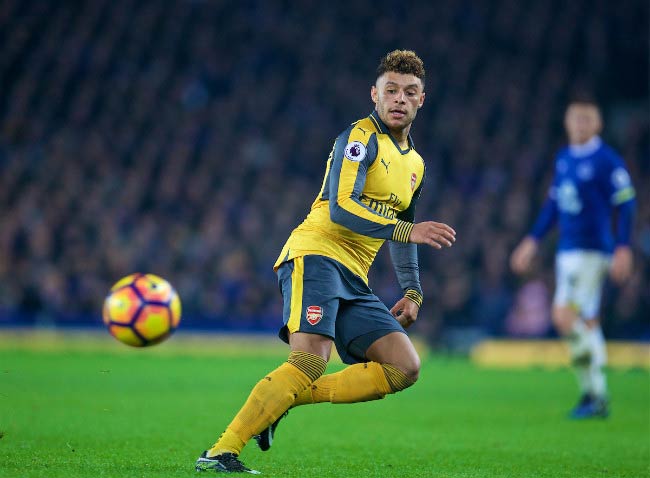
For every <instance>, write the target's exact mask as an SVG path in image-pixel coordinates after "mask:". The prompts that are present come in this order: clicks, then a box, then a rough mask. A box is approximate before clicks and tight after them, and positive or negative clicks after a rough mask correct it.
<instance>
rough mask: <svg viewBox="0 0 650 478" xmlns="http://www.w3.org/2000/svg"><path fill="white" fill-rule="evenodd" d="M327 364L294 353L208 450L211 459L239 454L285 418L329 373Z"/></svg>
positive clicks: (255, 390)
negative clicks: (313, 385) (259, 434)
mask: <svg viewBox="0 0 650 478" xmlns="http://www.w3.org/2000/svg"><path fill="white" fill-rule="evenodd" d="M326 366H327V362H326V361H325V359H323V358H322V357H320V356H318V355H314V354H310V353H307V352H291V354H289V358H288V359H287V362H286V363H283V364H282V365H280V366H279V367H278V368H277V369H275V370H274V371H273V372H271V373H269V374H268V375H267V376H266V377H264V378H263V379H262V380H260V381H259V382H258V383H257V385H255V387H253V390H252V391H251V393H250V395H249V397H248V400H247V401H246V403H245V404H244V406H243V407H242V408H241V410H239V413H237V415H236V416H235V418H234V419H233V421H232V422H231V423H230V425H228V428H226V431H225V432H224V433H223V434H222V435H221V436H220V437H219V439H218V440H217V442H216V443H215V444H214V445H213V446H212V448H210V450H208V456H216V455H219V454H220V453H225V452H229V453H234V454H236V455H239V453H240V452H241V450H242V449H243V448H244V446H245V445H246V442H247V441H248V440H250V439H251V437H252V436H253V435H255V434H257V433H259V432H261V431H262V430H264V429H265V428H267V427H268V426H269V425H271V424H272V423H273V422H274V421H275V420H277V419H278V417H279V416H280V415H282V414H283V413H284V412H285V411H286V410H287V409H288V408H289V406H291V404H292V403H293V402H294V400H295V399H296V397H297V396H298V394H299V393H300V392H302V391H303V390H304V389H305V388H307V387H308V386H309V385H310V384H311V383H312V382H313V381H314V380H316V379H317V378H318V377H320V376H321V375H322V374H323V372H324V371H325V367H326Z"/></svg>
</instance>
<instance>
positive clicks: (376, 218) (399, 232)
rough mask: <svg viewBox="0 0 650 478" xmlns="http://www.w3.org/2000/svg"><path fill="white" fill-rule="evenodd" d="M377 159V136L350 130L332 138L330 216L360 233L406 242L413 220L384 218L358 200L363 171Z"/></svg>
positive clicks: (363, 181)
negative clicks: (366, 136)
mask: <svg viewBox="0 0 650 478" xmlns="http://www.w3.org/2000/svg"><path fill="white" fill-rule="evenodd" d="M376 158H377V137H376V136H375V135H374V134H373V135H371V136H370V138H369V139H366V138H365V137H364V135H362V134H361V133H360V132H359V130H357V129H353V130H352V131H351V133H350V134H349V135H348V137H347V138H345V136H343V135H341V136H339V138H338V139H337V140H336V145H335V146H334V153H333V154H332V162H331V166H330V173H329V208H330V219H331V220H332V221H333V222H335V223H337V224H340V225H341V226H344V227H347V228H348V229H350V230H352V231H354V232H356V233H358V234H363V235H364V236H369V237H375V238H378V239H391V240H394V241H400V242H407V241H408V237H409V234H410V232H411V229H412V228H413V223H408V222H406V221H402V220H399V219H388V218H386V217H384V216H382V215H380V214H379V213H377V212H375V211H373V210H372V209H371V208H369V207H368V206H367V205H365V204H364V203H363V202H362V201H361V194H362V192H363V187H364V185H365V183H366V174H367V173H368V169H369V168H370V166H371V165H372V163H373V162H374V161H375V159H376Z"/></svg>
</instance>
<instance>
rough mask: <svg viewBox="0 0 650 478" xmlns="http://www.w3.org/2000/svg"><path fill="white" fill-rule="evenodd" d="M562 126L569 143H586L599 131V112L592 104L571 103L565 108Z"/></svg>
mask: <svg viewBox="0 0 650 478" xmlns="http://www.w3.org/2000/svg"><path fill="white" fill-rule="evenodd" d="M564 126H565V128H566V132H567V135H568V136H569V143H571V144H583V143H586V142H587V141H589V140H590V139H591V138H592V137H594V136H595V135H597V134H598V133H600V129H601V126H602V124H601V121H600V113H599V112H598V109H597V108H596V107H595V106H593V105H588V104H573V105H571V106H569V108H568V109H567V112H566V116H565V117H564Z"/></svg>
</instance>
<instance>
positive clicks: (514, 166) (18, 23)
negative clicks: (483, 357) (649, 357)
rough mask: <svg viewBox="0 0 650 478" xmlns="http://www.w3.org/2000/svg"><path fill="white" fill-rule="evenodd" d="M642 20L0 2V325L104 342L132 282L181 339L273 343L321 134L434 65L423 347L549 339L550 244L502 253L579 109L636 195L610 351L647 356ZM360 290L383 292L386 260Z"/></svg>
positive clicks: (389, 5) (317, 174) (385, 9)
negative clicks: (567, 119)
mask: <svg viewBox="0 0 650 478" xmlns="http://www.w3.org/2000/svg"><path fill="white" fill-rule="evenodd" d="M648 9H649V6H648V2H647V1H646V0H627V1H624V2H611V1H608V0H573V1H571V2H566V1H563V0H530V1H520V0H490V1H482V2H471V1H463V0H439V1H436V2H426V1H423V2H392V1H387V0H377V1H374V2H369V1H363V0H348V1H346V2H319V1H315V0H310V1H299V2H290V1H268V2H267V1H264V0H244V1H237V2H229V1H225V0H221V1H217V0H215V1H207V0H205V1H200V0H194V1H190V0H170V1H153V0H93V1H92V2H76V1H54V0H50V1H40V0H4V1H3V2H1V3H0V45H2V47H1V52H2V53H1V55H0V324H34V323H36V324H52V323H57V324H74V325H81V324H99V323H101V318H100V310H101V304H102V301H103V299H104V297H105V295H106V293H107V291H108V289H109V288H110V286H111V284H112V283H114V282H115V281H116V280H117V279H119V278H120V277H122V276H124V275H127V274H129V273H132V272H135V271H142V272H152V273H155V274H158V275H161V276H163V277H165V278H167V279H168V280H169V281H170V282H172V283H173V284H174V285H175V287H176V288H177V289H178V291H179V293H180V295H181V297H182V300H183V306H184V323H185V325H186V326H188V327H200V328H215V329H219V330H227V329H232V330H256V331H257V330H265V331H272V330H276V329H277V328H278V325H279V323H280V322H279V321H280V316H281V298H280V295H279V292H278V287H277V282H276V279H275V275H274V273H273V271H272V269H271V267H272V265H273V262H274V261H275V259H276V256H277V254H278V253H279V250H280V248H281V247H282V245H283V243H284V241H285V239H286V237H287V236H288V234H289V233H290V231H291V230H292V228H293V227H295V226H296V225H297V224H298V223H299V222H300V221H302V219H303V218H304V216H305V215H306V213H307V212H308V210H309V206H310V205H311V201H312V200H313V199H314V198H315V196H316V194H317V192H318V190H319V188H320V185H321V181H322V175H323V173H324V169H325V163H326V160H327V156H328V153H329V151H330V149H331V146H332V142H333V140H334V138H335V137H336V136H337V135H338V134H339V133H340V132H341V131H342V130H344V129H345V128H346V127H347V126H348V125H349V124H350V123H351V122H353V121H355V120H357V119H359V118H361V117H363V116H366V115H367V114H369V113H370V112H371V110H372V104H371V102H370V97H369V90H370V85H371V84H372V83H373V82H374V80H375V69H376V66H377V64H378V62H379V59H380V58H381V57H382V56H383V55H384V54H385V53H387V52H388V51H390V50H392V49H395V48H408V49H413V50H415V51H416V52H417V53H418V54H419V55H420V56H421V57H422V58H423V60H424V61H425V65H426V67H427V83H426V92H427V97H426V103H425V106H424V108H423V109H422V110H420V113H419V115H418V118H417V120H416V122H415V124H414V128H413V130H412V134H413V138H414V141H415V144H416V147H417V149H418V151H419V152H420V153H421V154H422V156H423V157H424V158H425V160H426V162H427V183H426V187H425V189H424V193H423V196H422V198H421V201H420V202H419V206H418V211H417V212H416V217H417V219H418V220H424V219H435V220H439V221H443V222H446V223H448V224H450V225H452V226H453V227H454V228H455V229H456V231H457V233H458V241H457V243H456V245H455V246H454V247H453V248H451V249H449V250H446V251H443V252H438V251H434V250H430V249H423V248H421V249H420V271H421V279H422V283H423V288H424V291H425V304H424V306H423V309H422V312H421V320H420V321H419V323H418V325H417V327H418V328H419V330H420V332H422V333H424V334H427V335H428V336H429V337H430V338H431V340H432V341H436V342H438V343H444V344H448V345H449V344H453V343H454V341H455V340H458V339H457V337H459V336H462V337H468V336H471V335H475V336H477V337H480V336H487V335H494V336H518V337H544V336H549V335H551V334H552V331H551V327H550V320H549V304H550V300H551V297H552V291H553V253H554V250H553V245H554V236H551V238H549V239H548V240H547V241H546V242H545V247H544V250H543V253H542V254H541V256H540V258H539V261H538V262H537V264H536V270H535V271H534V273H533V274H531V276H530V277H526V278H523V279H522V278H516V277H514V276H513V275H512V274H511V272H510V271H509V266H508V256H509V254H510V252H511V251H512V249H513V248H514V246H515V245H516V243H517V242H518V241H519V240H520V239H521V238H522V237H523V235H524V234H525V233H526V232H527V230H528V229H529V228H530V226H531V224H532V222H533V220H534V218H535V215H536V213H537V211H538V208H539V206H540V205H541V203H542V201H543V200H544V197H545V195H546V191H547V188H548V185H549V182H550V178H551V174H552V169H553V168H552V164H553V157H554V153H555V151H557V149H558V148H559V147H561V146H562V145H563V143H564V142H565V137H564V131H563V126H562V121H563V114H564V109H565V107H566V104H567V102H568V101H569V99H570V98H572V97H573V95H582V94H589V95H592V96H595V97H596V98H597V99H598V101H599V102H600V104H601V106H602V108H603V113H604V120H605V130H604V133H603V137H604V139H605V140H606V141H607V142H609V143H610V144H612V145H613V146H614V147H615V148H616V149H617V150H618V151H619V152H620V153H621V154H622V156H623V157H624V158H625V161H626V163H627V165H628V167H629V169H630V172H631V175H632V178H633V181H634V183H635V186H636V189H637V193H638V204H639V209H638V214H637V218H636V222H635V232H634V236H633V237H634V248H635V255H636V269H635V273H634V276H633V278H632V280H630V281H629V283H627V284H626V285H625V286H624V287H622V288H615V287H613V286H609V285H608V287H607V290H606V294H605V303H604V308H603V316H604V328H605V332H606V334H607V335H609V336H610V337H618V338H632V339H645V340H650V138H649V119H648V118H649V115H648V113H649V112H648V41H647V39H648V13H649V12H648ZM370 282H371V287H372V288H373V289H374V290H375V292H376V293H377V294H378V295H379V296H380V297H381V298H382V299H384V300H385V301H386V302H387V303H388V305H389V307H390V306H392V304H393V302H394V301H395V300H396V299H397V298H398V297H399V296H400V291H399V288H398V286H397V284H396V280H395V276H394V274H393V272H392V266H391V263H390V259H389V256H388V253H387V252H386V251H385V250H382V251H381V252H380V255H379V256H378V259H377V262H376V264H375V267H374V270H373V271H372V273H371V276H370Z"/></svg>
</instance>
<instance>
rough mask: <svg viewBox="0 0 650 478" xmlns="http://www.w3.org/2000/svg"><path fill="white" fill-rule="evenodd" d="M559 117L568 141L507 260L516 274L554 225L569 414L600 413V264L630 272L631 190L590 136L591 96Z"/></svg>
mask: <svg viewBox="0 0 650 478" xmlns="http://www.w3.org/2000/svg"><path fill="white" fill-rule="evenodd" d="M564 122H565V128H566V131H567V135H568V138H569V145H568V147H566V148H564V149H562V150H560V151H559V153H558V154H557V156H556V159H555V176H554V178H553V182H552V185H551V187H550V190H549V193H548V198H547V200H546V202H545V204H544V206H543V208H542V210H541V212H540V214H539V217H538V219H537V221H536V222H535V224H534V226H533V228H532V230H531V231H530V233H529V234H528V236H526V237H525V238H524V239H523V241H522V242H521V243H520V244H519V245H518V246H517V248H516V249H515V250H514V251H513V253H512V256H511V266H512V269H513V270H514V272H516V273H519V274H523V273H525V272H526V271H528V270H529V268H530V265H531V261H532V260H533V258H534V256H535V254H536V252H537V249H538V243H539V241H540V240H541V239H542V237H543V236H544V235H545V234H546V233H547V232H548V231H549V230H550V229H551V228H552V227H553V225H554V224H555V223H556V222H557V223H558V224H559V231H560V235H559V244H558V252H557V257H556V264H555V266H556V290H555V296H554V299H553V311H552V317H553V323H554V325H555V327H556V329H557V331H558V332H559V333H560V334H561V335H562V336H563V337H565V338H566V339H567V340H568V344H569V351H570V355H571V360H572V363H573V366H574V367H575V370H576V373H577V377H578V382H579V386H580V390H581V393H582V397H581V399H580V401H579V402H578V404H577V405H576V407H575V408H574V409H573V410H572V411H571V414H570V416H571V417H572V418H590V417H603V418H604V417H607V415H608V414H609V409H608V400H607V385H606V378H605V375H604V372H603V367H604V366H605V364H606V361H607V356H606V350H605V341H604V338H603V333H602V331H601V327H600V323H599V320H598V314H599V308H600V300H601V293H602V288H603V283H604V281H605V278H606V275H607V271H608V270H609V275H610V276H611V278H612V279H613V280H614V281H615V282H617V283H622V282H624V281H625V280H626V279H627V278H628V277H629V276H630V274H631V272H632V251H631V249H630V234H631V230H632V223H633V215H634V209H635V199H634V197H635V191H634V188H633V186H632V183H631V181H630V176H629V174H628V172H627V169H626V168H625V165H624V163H623V161H622V159H621V158H620V157H619V155H618V154H616V152H615V151H614V150H613V149H612V148H610V147H609V146H607V145H606V144H605V143H603V141H602V140H601V139H600V137H599V136H598V135H599V133H600V131H601V128H602V120H601V115H600V111H599V108H598V106H597V105H596V104H595V103H593V102H591V101H575V102H572V103H571V104H569V107H568V108H567V111H566V115H565V119H564ZM614 210H616V213H617V214H616V217H617V225H616V234H615V235H614V233H613V231H612V215H613V212H614ZM612 253H613V255H612Z"/></svg>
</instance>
